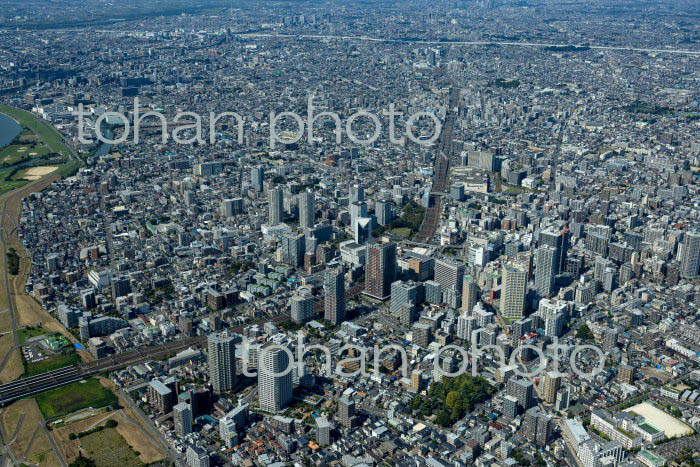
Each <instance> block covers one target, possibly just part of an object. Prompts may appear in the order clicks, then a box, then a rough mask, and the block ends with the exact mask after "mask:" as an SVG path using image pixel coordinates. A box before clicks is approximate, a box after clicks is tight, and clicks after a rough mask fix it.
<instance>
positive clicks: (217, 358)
mask: <svg viewBox="0 0 700 467" xmlns="http://www.w3.org/2000/svg"><path fill="white" fill-rule="evenodd" d="M207 347H208V350H209V379H210V381H211V384H212V386H213V388H214V392H216V393H222V392H227V391H231V390H232V389H233V387H234V384H235V382H236V346H235V338H234V337H233V336H229V335H227V334H225V333H224V334H209V337H208V338H207Z"/></svg>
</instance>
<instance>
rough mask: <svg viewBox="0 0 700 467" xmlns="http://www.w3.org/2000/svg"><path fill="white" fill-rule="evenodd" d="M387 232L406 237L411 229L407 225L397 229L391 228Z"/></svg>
mask: <svg viewBox="0 0 700 467" xmlns="http://www.w3.org/2000/svg"><path fill="white" fill-rule="evenodd" d="M389 233H390V234H392V235H398V236H399V237H404V238H406V237H409V236H410V235H411V229H409V228H408V227H401V228H398V229H391V230H390V231H389Z"/></svg>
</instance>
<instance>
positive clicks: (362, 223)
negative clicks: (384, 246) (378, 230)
mask: <svg viewBox="0 0 700 467" xmlns="http://www.w3.org/2000/svg"><path fill="white" fill-rule="evenodd" d="M353 236H354V239H355V243H357V244H358V245H364V244H365V243H367V242H369V241H371V240H372V219H371V218H370V217H358V218H357V219H356V220H355V222H354V223H353Z"/></svg>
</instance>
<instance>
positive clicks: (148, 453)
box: [54, 410, 165, 464]
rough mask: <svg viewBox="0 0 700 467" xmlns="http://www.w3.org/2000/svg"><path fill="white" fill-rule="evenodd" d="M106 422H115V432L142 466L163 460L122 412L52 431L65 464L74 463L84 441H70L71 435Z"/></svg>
mask: <svg viewBox="0 0 700 467" xmlns="http://www.w3.org/2000/svg"><path fill="white" fill-rule="evenodd" d="M107 420H115V421H116V422H117V423H118V425H117V428H116V430H117V432H119V434H120V435H121V436H122V438H123V439H124V440H125V441H126V443H127V444H128V445H129V446H130V447H131V449H133V450H134V452H137V453H139V455H138V458H139V459H140V461H141V462H143V463H144V464H149V463H152V462H157V461H160V460H163V459H164V458H165V455H163V452H162V450H161V449H160V448H158V446H157V445H156V443H155V442H154V441H153V440H152V439H151V438H150V437H149V435H148V434H147V433H145V432H144V431H143V428H142V427H141V426H140V425H139V424H137V423H135V422H134V421H133V420H132V419H131V418H130V417H129V416H127V415H126V414H125V413H124V411H123V410H119V411H113V412H108V413H101V414H98V415H95V416H92V417H89V418H86V419H83V420H80V421H78V422H75V423H71V424H68V425H64V426H62V427H60V428H56V429H55V430H54V439H55V440H56V442H57V443H58V446H59V449H60V450H61V452H62V453H63V457H65V458H66V461H67V462H69V463H70V462H72V461H74V460H75V459H76V458H77V457H78V455H79V454H80V445H81V443H82V441H83V439H84V437H83V438H79V439H74V440H72V439H70V434H71V433H75V434H78V433H81V432H84V431H88V430H90V429H93V428H95V427H97V426H100V425H104V424H105V423H107Z"/></svg>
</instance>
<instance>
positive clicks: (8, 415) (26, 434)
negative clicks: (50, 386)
mask: <svg viewBox="0 0 700 467" xmlns="http://www.w3.org/2000/svg"><path fill="white" fill-rule="evenodd" d="M0 421H1V422H2V429H3V433H4V434H5V435H6V436H7V438H9V441H12V442H11V443H9V447H10V448H11V449H12V452H13V453H14V454H15V457H17V458H22V457H24V455H25V453H27V461H29V462H31V463H37V464H39V465H57V462H58V461H57V459H56V455H55V454H54V452H53V450H52V449H51V444H50V443H49V440H48V438H47V437H46V435H45V434H44V433H43V430H42V429H41V426H40V425H41V423H43V421H44V420H43V418H42V417H41V413H40V412H39V408H38V407H37V405H36V402H34V400H32V399H24V400H21V401H17V402H15V403H14V404H12V405H10V406H9V407H7V408H5V409H3V410H2V413H1V415H0ZM37 429H39V430H40V431H39V432H38V433H36V437H35V436H34V434H35V432H36V431H37ZM15 434H16V437H15ZM32 438H34V441H32ZM6 441H8V440H6ZM6 444H7V443H6Z"/></svg>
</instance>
